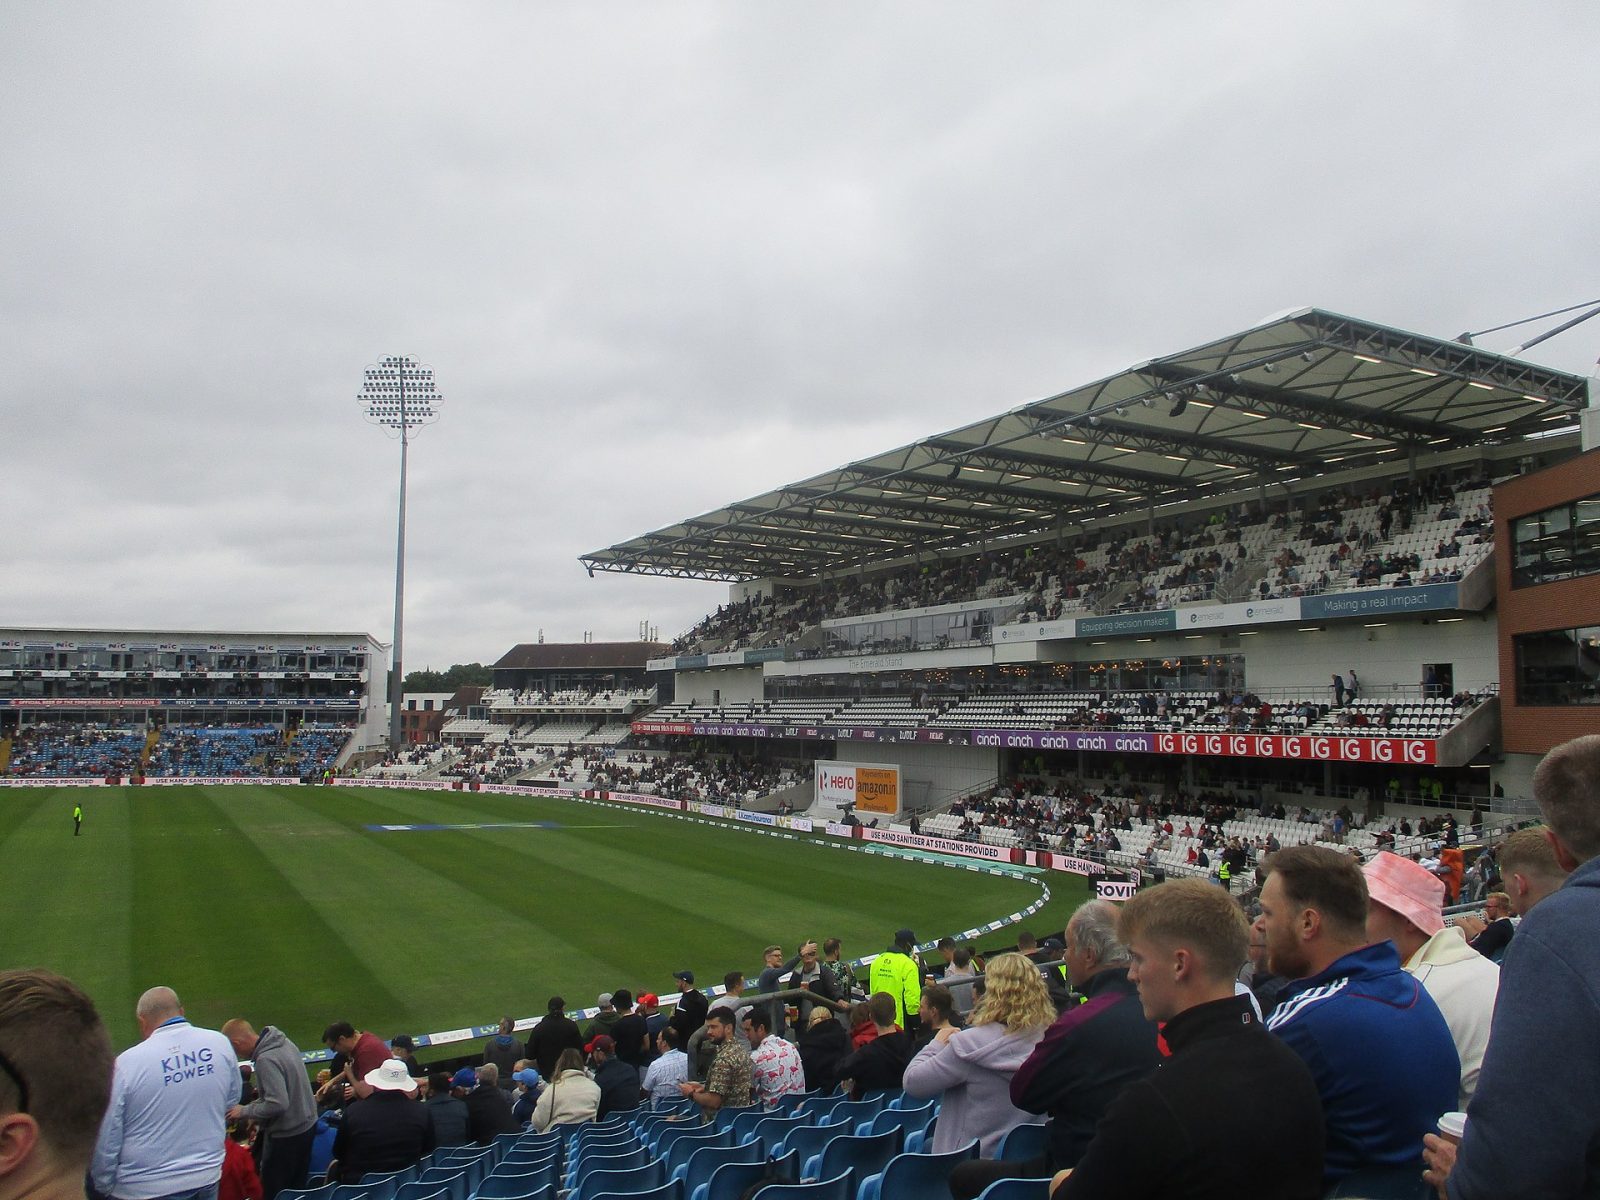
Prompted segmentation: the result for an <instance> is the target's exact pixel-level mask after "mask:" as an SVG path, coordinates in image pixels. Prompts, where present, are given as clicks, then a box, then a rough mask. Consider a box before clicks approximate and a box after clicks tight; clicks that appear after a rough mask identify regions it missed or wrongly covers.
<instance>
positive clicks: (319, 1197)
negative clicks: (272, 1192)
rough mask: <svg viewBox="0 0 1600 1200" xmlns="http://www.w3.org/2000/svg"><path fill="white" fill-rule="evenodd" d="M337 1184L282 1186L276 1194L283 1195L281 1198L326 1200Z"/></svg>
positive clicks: (290, 1199) (287, 1199)
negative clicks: (303, 1186) (307, 1186)
mask: <svg viewBox="0 0 1600 1200" xmlns="http://www.w3.org/2000/svg"><path fill="white" fill-rule="evenodd" d="M338 1186H339V1185H338V1184H337V1183H325V1184H323V1185H322V1186H321V1187H314V1188H284V1189H283V1191H281V1192H279V1193H278V1195H279V1196H281V1197H283V1200H328V1197H329V1196H331V1195H333V1189H334V1188H336V1187H338Z"/></svg>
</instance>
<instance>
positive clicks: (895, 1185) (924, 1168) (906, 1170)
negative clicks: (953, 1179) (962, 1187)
mask: <svg viewBox="0 0 1600 1200" xmlns="http://www.w3.org/2000/svg"><path fill="white" fill-rule="evenodd" d="M977 1157H978V1142H977V1139H973V1140H972V1141H970V1142H968V1143H967V1144H966V1145H965V1146H962V1147H961V1148H960V1149H958V1150H951V1151H949V1152H948V1153H945V1154H897V1155H895V1156H894V1157H893V1158H891V1159H890V1160H889V1162H888V1165H887V1166H885V1167H884V1168H883V1170H882V1171H880V1172H879V1173H877V1174H876V1175H869V1176H867V1177H866V1178H865V1179H863V1180H861V1186H860V1187H859V1189H857V1192H856V1200H925V1198H926V1197H929V1196H935V1197H938V1196H944V1195H945V1194H947V1193H948V1192H949V1190H950V1189H949V1184H950V1172H951V1171H953V1170H955V1168H956V1164H957V1163H962V1162H966V1161H967V1160H968V1159H971V1158H977Z"/></svg>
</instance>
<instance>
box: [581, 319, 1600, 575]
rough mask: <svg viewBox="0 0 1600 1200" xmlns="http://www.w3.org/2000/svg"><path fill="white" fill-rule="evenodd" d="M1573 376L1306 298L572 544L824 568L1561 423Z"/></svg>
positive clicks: (1580, 399) (674, 564) (650, 555)
mask: <svg viewBox="0 0 1600 1200" xmlns="http://www.w3.org/2000/svg"><path fill="white" fill-rule="evenodd" d="M1587 402H1588V381H1587V380H1586V379H1584V378H1583V377H1582V376H1578V375H1569V374H1566V373H1564V372H1560V371H1552V370H1548V369H1546V368H1543V367H1538V366H1534V365H1532V364H1530V363H1525V362H1521V361H1518V360H1516V359H1511V358H1506V357H1504V356H1503V355H1499V354H1494V353H1491V352H1488V351H1485V350H1480V349H1477V348H1475V347H1473V346H1469V345H1464V344H1462V343H1459V342H1451V341H1440V340H1438V339H1436V338H1430V337H1423V336H1421V335H1419V334H1414V333H1406V332H1404V331H1403V330H1398V329H1391V328H1388V327H1386V326H1383V325H1374V324H1371V323H1369V322H1365V321H1358V320H1355V319H1353V318H1351V317H1343V316H1338V315H1337V314H1334V313H1328V312H1322V311H1320V310H1318V309H1306V310H1303V311H1300V312H1295V313H1291V314H1289V315H1287V316H1283V317H1279V318H1276V319H1274V320H1272V321H1269V322H1267V323H1266V324H1263V325H1259V326H1256V327H1255V328H1253V329H1247V330H1245V331H1244V332H1242V333H1237V334H1234V335H1233V336H1231V337H1226V338H1222V339H1220V340H1218V341H1214V342H1210V343H1207V344H1206V345H1204V346H1199V347H1196V348H1195V349H1193V350H1186V351H1184V352H1182V353H1180V354H1173V355H1169V356H1167V357H1164V358H1157V359H1152V360H1151V361H1149V362H1146V363H1141V364H1139V365H1138V366H1135V367H1131V368H1129V369H1128V370H1126V371H1123V372H1121V373H1120V374H1117V375H1112V376H1110V377H1109V378H1106V379H1101V380H1099V381H1097V382H1095V383H1090V384H1086V385H1084V386H1083V387H1079V388H1075V389H1073V390H1072V391H1068V392H1063V393H1061V394H1060V395H1057V396H1051V397H1049V398H1047V399H1044V400H1039V401H1035V402H1034V403H1032V404H1025V405H1023V406H1021V407H1020V408H1014V409H1011V410H1010V411H1009V412H1004V413H1001V414H999V415H998V416H994V417H990V418H988V419H986V420H982V421H977V422H975V423H973V424H971V425H966V426H963V427H962V428H960V429H953V430H951V431H950V432H948V433H941V434H936V435H934V436H933V437H929V438H925V439H923V440H922V441H919V442H915V443H913V444H912V445H909V446H902V447H901V448H899V449H897V450H891V451H888V452H887V453H885V454H879V455H875V456H873V457H871V458H865V459H862V460H860V461H859V462H853V463H849V464H848V465H846V466H843V467H839V468H837V469H836V470H832V471H827V472H824V473H823V474H821V475H816V476H813V477H812V478H810V479H804V480H801V481H800V482H799V483H792V484H789V485H787V486H785V487H781V488H778V489H777V490H775V491H771V492H767V493H765V494H764V495H760V496H754V497H752V498H750V499H749V500H742V501H740V502H738V503H735V504H729V505H727V506H726V507H724V508H719V509H716V510H715V511H713V512H708V513H705V514H703V515H701V516H698V517H692V518H690V519H689V520H686V521H680V522H678V523H677V524H675V525H668V526H667V527H665V528H663V529H658V530H656V531H655V532H653V533H646V534H643V535H641V536H639V537H636V538H632V539H630V540H629V541H626V542H622V543H620V544H618V545H615V546H611V547H609V548H607V549H605V550H596V551H594V552H592V553H590V554H585V555H583V556H581V558H580V561H581V562H582V563H583V564H584V565H585V566H586V567H588V568H589V570H590V572H591V573H592V572H594V571H632V572H637V573H642V574H651V575H675V576H687V577H695V578H702V579H724V580H730V581H732V580H743V579H753V578H761V577H766V576H777V577H786V576H787V577H804V576H815V575H818V574H826V573H829V572H833V571H836V570H839V569H843V568H848V567H853V566H856V565H858V564H862V563H870V562H875V561H880V560H883V559H888V558H899V557H903V556H906V555H913V554H920V555H925V556H933V555H938V554H941V553H948V552H951V551H953V550H956V549H958V548H960V547H962V546H967V545H971V544H973V543H975V542H978V541H980V540H982V541H986V542H990V543H992V542H993V541H994V540H995V539H997V538H1007V537H1016V536H1023V535H1028V534H1038V533H1047V532H1051V531H1055V530H1059V529H1062V528H1064V527H1065V526H1067V525H1071V524H1074V523H1079V522H1084V521H1089V520H1094V519H1096V518H1099V517H1105V516H1110V515H1112V514H1113V513H1114V512H1118V511H1130V510H1132V511H1141V510H1143V509H1145V508H1147V507H1149V506H1152V505H1164V504H1169V503H1173V502H1177V501H1192V500H1198V499H1204V498H1207V497H1210V496H1222V495H1226V494H1229V493H1235V492H1243V491H1249V490H1252V489H1255V488H1257V487H1261V486H1266V485H1270V484H1275V483H1283V482H1288V481H1291V480H1294V479H1301V478H1310V477H1315V476H1317V475H1319V474H1323V473H1327V472H1331V471H1339V472H1343V471H1347V470H1351V469H1355V468H1359V467H1367V466H1373V465H1377V464H1380V463H1386V462H1394V463H1402V462H1405V461H1406V460H1407V459H1408V457H1409V456H1410V455H1413V454H1423V453H1436V452H1440V451H1444V450H1448V449H1452V448H1455V447H1462V446H1473V445H1483V444H1491V443H1497V442H1512V441H1517V440H1519V439H1521V438H1523V437H1526V436H1527V435H1528V434H1530V433H1537V432H1542V431H1548V430H1553V429H1558V428H1561V427H1562V426H1563V425H1570V424H1572V423H1574V422H1575V421H1576V419H1577V413H1578V411H1579V410H1580V409H1582V408H1583V407H1584V406H1585V405H1586V404H1587Z"/></svg>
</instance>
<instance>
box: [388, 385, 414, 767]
mask: <svg viewBox="0 0 1600 1200" xmlns="http://www.w3.org/2000/svg"><path fill="white" fill-rule="evenodd" d="M398 374H399V380H400V527H399V529H398V530H397V531H396V533H395V539H394V651H393V652H392V654H391V655H390V662H389V749H390V751H391V752H393V753H395V754H399V753H400V750H401V741H400V736H401V735H400V708H401V705H402V703H403V701H404V699H405V681H404V676H402V674H401V672H400V643H401V639H402V637H403V636H404V632H405V612H406V449H407V447H409V446H410V445H411V431H410V429H409V428H408V427H407V424H406V417H407V413H406V372H405V367H404V366H402V367H401V368H400V371H399V372H398Z"/></svg>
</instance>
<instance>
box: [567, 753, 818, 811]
mask: <svg viewBox="0 0 1600 1200" xmlns="http://www.w3.org/2000/svg"><path fill="white" fill-rule="evenodd" d="M564 757H565V759H566V764H567V765H566V768H565V769H566V770H567V771H568V772H569V774H568V776H567V777H568V778H571V779H576V778H579V776H578V775H577V774H576V769H575V764H580V763H581V765H582V770H583V776H582V778H585V779H587V780H588V782H589V783H590V784H591V785H592V786H594V787H599V788H605V789H607V790H610V791H619V792H645V793H648V794H651V795H656V796H665V797H668V798H670V799H675V800H700V801H706V802H709V803H713V804H715V803H722V802H727V803H734V802H743V801H745V800H748V799H752V798H754V797H758V796H764V795H767V794H768V793H770V792H774V791H777V790H779V789H780V788H784V787H790V786H792V785H794V784H796V783H798V782H800V780H801V779H802V778H803V776H802V774H801V773H800V771H799V770H798V768H796V767H793V766H785V765H782V764H776V763H767V762H760V761H757V760H754V759H747V758H743V757H741V756H740V755H737V754H727V755H722V754H708V753H705V752H704V751H701V752H698V753H695V754H688V755H684V754H654V755H649V754H643V753H639V752H633V753H626V754H620V755H611V756H606V755H602V754H596V753H594V752H593V751H584V750H580V749H576V748H574V749H573V750H570V751H568V752H567V754H566V755H565V756H564Z"/></svg>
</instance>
